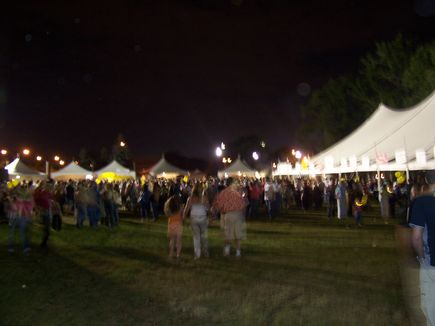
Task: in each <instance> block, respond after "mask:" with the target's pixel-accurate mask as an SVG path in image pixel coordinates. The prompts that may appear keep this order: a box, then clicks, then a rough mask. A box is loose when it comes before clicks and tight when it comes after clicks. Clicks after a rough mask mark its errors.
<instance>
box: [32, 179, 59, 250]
mask: <svg viewBox="0 0 435 326" xmlns="http://www.w3.org/2000/svg"><path fill="white" fill-rule="evenodd" d="M33 199H34V200H35V205H36V209H37V210H38V212H39V215H40V217H41V221H42V225H43V234H42V241H41V248H47V244H48V238H49V237H50V228H51V218H52V202H53V200H54V195H53V183H52V182H51V181H42V182H41V184H40V185H39V187H38V188H36V190H35V192H34V193H33Z"/></svg>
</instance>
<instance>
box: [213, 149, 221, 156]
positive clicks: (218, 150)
mask: <svg viewBox="0 0 435 326" xmlns="http://www.w3.org/2000/svg"><path fill="white" fill-rule="evenodd" d="M215 153H216V156H217V157H221V156H222V149H221V148H220V147H216V151H215Z"/></svg>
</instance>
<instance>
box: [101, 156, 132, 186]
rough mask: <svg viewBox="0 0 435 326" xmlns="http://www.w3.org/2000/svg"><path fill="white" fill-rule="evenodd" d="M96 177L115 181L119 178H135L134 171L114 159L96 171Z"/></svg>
mask: <svg viewBox="0 0 435 326" xmlns="http://www.w3.org/2000/svg"><path fill="white" fill-rule="evenodd" d="M96 175H97V176H98V179H105V180H108V181H116V180H119V179H135V178H136V172H135V171H132V170H130V169H128V168H126V167H125V166H122V165H121V164H119V163H118V162H117V161H116V160H113V161H112V162H111V163H109V164H108V165H106V166H105V167H104V168H102V169H100V170H98V171H97V172H96Z"/></svg>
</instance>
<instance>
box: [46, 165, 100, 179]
mask: <svg viewBox="0 0 435 326" xmlns="http://www.w3.org/2000/svg"><path fill="white" fill-rule="evenodd" d="M89 176H92V172H91V171H88V170H86V169H84V168H82V167H81V166H79V165H78V164H76V163H75V162H71V163H70V164H68V165H67V166H65V167H64V168H62V169H60V170H59V171H56V172H53V173H51V177H52V178H53V179H55V180H69V179H71V180H84V179H86V178H87V177H89Z"/></svg>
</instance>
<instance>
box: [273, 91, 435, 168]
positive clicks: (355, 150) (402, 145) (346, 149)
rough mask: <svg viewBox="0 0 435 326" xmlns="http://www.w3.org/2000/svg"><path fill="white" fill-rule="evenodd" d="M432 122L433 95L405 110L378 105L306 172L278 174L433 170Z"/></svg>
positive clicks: (434, 114) (434, 139)
mask: <svg viewBox="0 0 435 326" xmlns="http://www.w3.org/2000/svg"><path fill="white" fill-rule="evenodd" d="M434 122H435V92H434V93H432V94H431V95H430V96H429V97H428V98H426V99H425V100H424V101H422V102H421V103H419V104H417V105H415V106H413V107H411V108H408V109H401V110H396V109H392V108H389V107H387V106H385V105H383V104H381V105H380V106H379V107H378V109H377V110H376V111H375V112H374V113H373V114H372V115H371V116H370V117H369V118H368V119H367V120H366V121H365V122H364V123H363V124H362V125H361V126H360V127H358V128H357V129H356V130H355V131H353V132H352V133H351V134H350V135H348V136H347V137H345V138H343V139H342V140H341V141H339V142H337V143H336V144H334V145H333V146H331V147H329V148H328V149H326V150H325V151H323V152H321V153H319V154H318V155H316V156H314V157H313V158H312V159H311V160H310V167H309V169H307V170H306V171H301V170H300V169H298V168H289V167H287V168H285V167H284V166H281V170H283V171H284V170H285V172H283V171H281V172H282V173H281V174H320V173H349V172H357V171H359V172H369V171H377V170H379V171H400V170H402V171H404V170H431V169H435V158H434V156H435V153H434V152H435V147H434V145H435V128H434ZM277 170H280V167H278V169H277ZM277 174H278V173H275V175H277Z"/></svg>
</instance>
